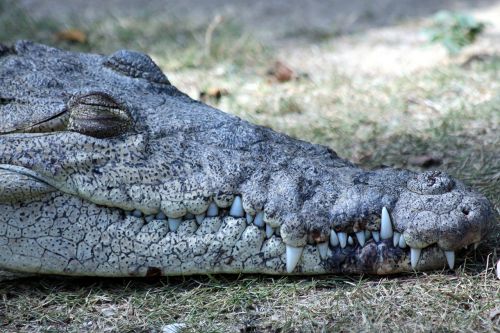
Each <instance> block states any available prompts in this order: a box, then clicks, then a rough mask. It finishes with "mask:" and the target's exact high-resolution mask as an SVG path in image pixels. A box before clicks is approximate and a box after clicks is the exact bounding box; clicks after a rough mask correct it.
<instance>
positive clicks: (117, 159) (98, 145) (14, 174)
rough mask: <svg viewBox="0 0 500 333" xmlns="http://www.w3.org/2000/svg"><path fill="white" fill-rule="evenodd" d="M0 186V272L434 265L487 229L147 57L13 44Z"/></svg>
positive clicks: (478, 203)
mask: <svg viewBox="0 0 500 333" xmlns="http://www.w3.org/2000/svg"><path fill="white" fill-rule="evenodd" d="M0 179H1V180H2V183H1V184H0V269H1V270H3V271H5V272H10V273H9V274H10V275H12V274H14V275H15V274H62V275H97V276H131V275H132V276H145V275H180V274H195V273H202V274H205V273H268V274H319V273H369V274H391V273H399V272H405V271H411V270H413V269H416V270H428V269H437V268H442V267H444V266H445V265H446V259H445V254H444V253H445V252H444V251H447V253H448V259H449V264H450V266H453V263H452V261H453V259H454V251H458V250H460V249H462V248H464V247H465V246H467V245H469V244H472V243H477V242H479V241H480V240H481V239H482V238H483V237H484V236H485V235H486V233H487V232H488V230H489V228H490V227H491V226H492V223H493V221H494V217H493V209H492V207H491V205H490V203H489V202H488V201H487V199H486V198H485V197H484V196H482V195H481V194H479V193H477V192H474V191H472V190H471V189H469V188H467V187H466V186H464V185H463V184H462V183H461V182H459V181H456V180H453V179H451V178H450V177H449V176H447V175H446V174H444V173H443V172H439V171H431V172H425V173H422V174H417V173H414V172H411V171H408V170H400V169H392V168H382V169H377V170H370V171H367V170H363V169H361V168H360V167H358V166H356V165H354V164H352V163H350V162H348V161H346V160H343V159H341V158H339V157H338V156H337V155H336V153H335V152H333V151H332V150H330V149H329V148H327V147H324V146H319V145H313V144H310V143H307V142H303V141H299V140H295V139H292V138H290V137H288V136H285V135H283V134H279V133H276V132H274V131H272V130H271V129H267V128H263V127H259V126H255V125H252V124H250V123H248V122H245V121H243V120H241V119H239V118H237V117H234V116H231V115H228V114H226V113H223V112H221V111H219V110H216V109H214V108H211V107H209V106H207V105H205V104H202V103H200V102H198V101H194V100H192V99H190V98H189V97H188V96H186V95H184V94H182V93H181V92H179V91H178V90H177V89H176V88H175V87H173V86H172V85H171V84H170V83H169V81H168V80H167V78H166V77H165V76H164V74H163V73H162V72H161V71H160V69H159V68H158V67H157V66H156V65H155V64H154V63H153V62H152V61H151V59H150V58H149V57H147V56H146V55H143V54H140V53H136V52H131V51H119V52H116V53H114V54H113V55H111V56H101V55H95V54H80V53H72V52H66V51H61V50H58V49H54V48H50V47H47V46H43V45H37V44H33V43H30V42H23V41H21V42H18V43H17V44H16V45H14V46H13V47H7V46H0ZM383 207H386V209H387V212H388V213H390V216H391V217H392V224H391V219H390V217H389V215H384V214H383V213H382V211H383ZM207 209H208V211H207ZM381 215H382V220H383V221H384V223H385V227H382V231H381V237H382V238H383V239H381V240H380V239H377V240H375V239H374V238H378V237H377V232H378V231H380V229H381ZM179 223H180V224H179ZM384 223H382V224H384ZM387 223H388V224H387ZM368 231H370V232H368ZM373 231H375V233H374V234H372V233H371V232H373ZM401 234H402V236H401V237H400V235H401ZM344 236H345V239H344V240H343V239H342V238H343V237H344ZM366 236H368V238H366ZM370 236H371V237H370ZM339 238H340V243H341V244H340V245H339V241H338V239H339ZM344 242H347V245H345V243H344ZM410 247H411V248H413V249H415V250H412V251H413V265H412V264H411V263H410V257H411V255H410V253H411V251H410ZM418 249H423V250H422V251H421V255H420V256H418V252H419V251H418ZM297 261H298V262H297Z"/></svg>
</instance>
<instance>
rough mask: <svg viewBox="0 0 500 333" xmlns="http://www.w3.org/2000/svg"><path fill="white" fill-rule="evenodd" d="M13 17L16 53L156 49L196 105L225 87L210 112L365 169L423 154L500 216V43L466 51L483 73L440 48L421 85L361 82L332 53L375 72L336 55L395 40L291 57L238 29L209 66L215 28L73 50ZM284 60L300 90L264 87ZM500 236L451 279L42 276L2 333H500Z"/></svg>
mask: <svg viewBox="0 0 500 333" xmlns="http://www.w3.org/2000/svg"><path fill="white" fill-rule="evenodd" d="M9 3H10V2H9ZM6 4H7V2H6V1H0V8H3V13H2V14H0V23H2V26H4V27H6V29H3V30H2V31H1V32H0V38H2V39H3V41H7V40H9V39H11V40H12V39H15V38H31V39H35V40H38V41H41V42H45V43H50V44H57V45H59V46H63V47H66V48H68V47H69V48H73V49H79V50H92V51H98V52H110V51H112V50H114V49H117V48H125V47H129V48H135V49H140V50H143V51H146V52H148V53H150V54H152V55H153V57H154V59H155V60H156V61H157V62H158V63H159V64H160V65H161V66H162V67H163V69H165V71H166V72H167V74H168V76H169V78H170V79H171V81H172V82H174V83H175V84H176V85H177V86H179V87H180V88H181V89H182V90H185V91H187V92H188V93H189V94H190V95H191V96H193V97H194V98H197V97H198V96H199V93H200V91H203V90H206V89H209V88H223V89H225V90H227V91H228V93H229V94H228V95H227V96H223V97H222V98H221V99H220V100H213V101H211V102H212V103H213V104H214V105H215V106H216V107H219V108H221V109H223V110H226V111H228V112H233V113H235V114H237V115H239V116H241V117H243V118H245V119H247V120H250V121H252V122H255V123H258V124H262V125H266V126H271V127H273V128H275V129H276V130H279V131H282V132H286V133H288V134H290V135H292V136H295V137H299V138H302V139H305V140H309V141H313V142H316V143H321V144H326V145H330V146H332V147H334V148H335V150H336V151H337V152H339V153H340V155H342V156H344V157H346V158H349V159H351V160H354V161H356V162H358V163H361V164H362V165H364V166H367V167H371V166H375V165H379V164H386V165H394V166H398V167H409V168H413V169H419V168H420V167H419V166H416V165H412V164H411V163H410V162H409V161H410V160H411V158H412V157H415V156H421V155H432V156H437V158H438V160H441V161H442V163H441V165H440V168H442V169H444V170H446V171H448V172H449V173H451V174H453V175H454V176H457V177H459V178H461V179H463V180H464V181H465V182H467V183H468V184H470V185H473V186H475V187H476V188H477V189H479V190H480V191H482V192H483V193H485V194H486V195H487V196H488V197H489V198H490V200H491V201H492V202H493V204H494V205H495V207H496V209H497V211H498V210H499V208H500V184H499V183H500V148H499V147H500V135H499V134H498V133H500V128H499V127H500V126H499V125H500V95H499V92H500V72H499V70H500V58H499V56H498V54H499V53H498V52H499V49H498V46H491V45H500V44H499V43H498V39H496V40H495V39H494V36H488V35H487V36H486V37H485V39H486V40H488V38H489V40H490V43H489V44H488V43H486V44H485V45H487V46H488V47H486V46H484V47H482V46H479V47H477V48H476V49H471V50H469V52H470V53H471V54H477V53H482V52H487V53H488V54H489V55H491V56H490V57H486V58H484V59H482V60H480V61H477V62H473V63H472V64H471V66H466V67H464V66H461V63H462V61H463V59H460V58H459V59H453V60H448V59H445V60H443V59H440V60H435V57H434V58H433V57H432V53H433V52H435V53H436V54H437V55H439V56H440V55H442V53H440V51H439V50H437V49H435V48H434V49H432V48H431V49H425V46H421V45H420V46H419V45H413V46H412V47H411V48H404V49H403V51H404V52H408V59H415V58H416V57H418V56H421V57H422V58H425V59H426V61H427V62H426V64H425V66H418V65H415V63H412V64H411V66H410V68H411V71H410V72H404V73H403V74H401V73H392V74H391V73H390V71H387V70H386V69H384V71H383V75H382V74H380V73H377V72H376V71H375V72H372V71H370V70H366V71H365V70H360V71H349V70H348V69H346V68H344V67H343V66H342V64H343V62H342V63H340V64H338V63H335V62H329V60H328V59H330V58H329V55H333V56H335V55H337V54H341V55H342V54H343V56H342V58H341V59H343V60H342V61H344V60H346V61H347V59H349V60H351V58H352V57H356V56H357V57H358V58H359V59H361V62H363V61H362V59H363V58H364V57H367V55H366V54H364V53H362V54H356V53H353V54H351V56H346V55H345V54H346V52H347V51H346V48H345V47H344V48H342V47H341V46H337V48H333V47H332V45H333V44H334V45H339V43H340V45H342V43H344V44H345V45H348V46H349V45H350V46H352V49H354V50H355V49H356V48H358V49H360V50H365V51H366V52H368V51H367V50H369V49H370V47H369V44H367V43H368V42H367V40H370V38H371V39H372V40H373V43H376V44H377V47H383V44H384V35H382V37H381V36H380V35H377V36H375V35H374V33H373V32H370V33H367V35H361V36H360V35H354V36H348V37H335V39H331V38H330V37H329V38H326V39H325V40H324V41H323V42H322V44H319V45H307V44H304V43H303V42H301V44H300V45H294V48H293V50H291V49H280V48H278V47H275V48H271V47H269V46H263V45H261V44H260V43H259V42H258V41H256V40H255V39H253V38H252V37H251V35H250V34H248V33H247V32H246V31H244V30H243V29H242V28H240V27H238V26H236V25H235V24H234V23H231V21H228V22H227V23H224V24H221V25H219V26H217V27H216V28H215V29H214V34H213V36H212V38H211V42H210V45H209V49H210V52H208V54H207V53H203V50H207V45H206V37H205V35H206V29H207V25H206V24H205V25H204V24H197V25H190V24H189V23H188V22H180V21H178V22H173V23H172V22H171V21H168V22H166V21H164V20H162V19H161V18H159V17H156V16H154V15H152V14H149V15H152V16H150V17H148V20H147V21H148V22H147V24H145V23H144V20H143V19H144V17H140V16H139V17H136V18H110V19H109V20H105V21H99V22H95V24H93V25H92V26H84V27H80V28H81V29H82V30H83V31H85V33H86V34H87V35H88V40H89V42H88V43H87V44H84V45H79V44H77V45H71V44H68V43H67V42H58V41H56V40H55V39H54V38H53V33H55V32H56V31H58V30H60V29H63V28H65V27H70V26H62V27H61V26H59V25H58V22H56V21H47V20H45V21H37V20H32V19H30V18H29V17H28V16H26V14H25V13H24V12H23V11H21V10H18V9H16V8H15V7H14V6H11V5H9V6H7V5H6ZM15 22H23V24H22V25H16V24H15ZM66 24H67V23H66ZM75 25H76V26H77V27H78V24H76V23H75ZM420 25H421V22H413V23H411V24H410V25H404V26H395V27H392V28H390V29H392V30H390V31H389V33H390V34H393V35H394V34H396V35H398V34H399V35H398V36H400V35H401V36H403V37H401V36H400V37H401V43H403V42H404V41H405V38H406V37H405V36H406V33H407V31H408V30H411V31H415V30H418V29H420V28H421V27H420ZM412 29H413V30H412ZM385 33H387V31H386V32H385ZM393 35H391V36H393ZM288 38H290V36H288ZM332 38H334V37H332ZM391 38H392V37H391ZM497 38H498V37H497ZM391 40H392V39H391ZM363 43H364V44H363ZM398 43H399V42H398ZM401 43H400V44H401ZM292 44H293V43H292ZM389 44H390V43H389ZM400 44H397V45H395V46H392V47H393V48H396V47H398V45H400ZM380 45H382V46H380ZM413 49H414V50H415V53H416V54H418V56H415V54H414V53H411V52H412V50H413ZM391 50H392V49H389V51H391ZM363 52H364V51H363ZM429 52H430V53H431V54H430V55H429V54H428V53H429ZM280 55H281V58H282V59H283V58H284V57H283V55H287V57H286V58H285V59H287V60H288V61H289V62H290V63H291V65H292V67H293V68H294V69H295V70H296V72H298V73H299V75H298V76H299V78H298V79H297V80H292V81H289V82H286V83H277V82H275V81H273V80H272V79H270V78H269V77H268V76H267V75H266V74H265V73H266V71H267V69H268V68H267V67H268V65H270V64H272V63H273V61H274V60H275V59H276V58H279V57H280ZM464 57H466V56H464ZM304 59H307V60H304ZM394 59H398V56H394ZM429 59H431V60H432V61H435V63H433V62H432V61H429ZM371 61H373V59H372V60H371ZM354 67H355V66H354ZM301 72H303V73H301ZM302 74H305V75H302ZM499 239H500V233H499V231H498V230H497V231H496V232H494V233H493V234H492V235H490V237H489V239H488V241H487V243H485V244H484V245H482V246H481V247H480V248H479V249H478V251H471V252H470V253H469V257H468V258H467V260H466V263H465V265H462V266H460V268H458V269H457V270H456V271H455V272H453V273H450V272H434V273H429V274H419V275H407V276H399V277H393V278H377V277H343V276H341V277H339V276H322V277H304V278H272V277H266V276H213V277H206V276H201V277H200V276H198V277H189V278H185V279H183V278H170V279H163V280H156V281H143V280H130V279H125V280H124V279H104V280H103V279H59V278H44V279H41V280H36V279H24V280H20V281H14V282H8V283H2V284H0V296H1V298H2V299H1V300H0V331H2V332H20V331H23V332H60V331H69V332H93V331H99V332H101V331H109V332H154V331H157V332H158V331H159V330H160V328H161V327H162V326H163V325H165V324H169V323H175V322H177V323H185V324H187V331H192V332H200V331H202V332H227V331H230V332H308V331H314V332H322V331H343V332H350V331H353V332H354V331H355V332H364V331H397V332H421V331H429V332H431V331H432V332H448V331H450V332H453V331H470V332H477V331H496V332H500V315H497V316H496V317H494V316H493V314H494V311H495V310H496V311H500V297H499V295H500V284H499V283H498V280H496V279H495V277H494V273H493V270H492V265H493V262H494V261H496V260H498V253H497V251H498V249H499Z"/></svg>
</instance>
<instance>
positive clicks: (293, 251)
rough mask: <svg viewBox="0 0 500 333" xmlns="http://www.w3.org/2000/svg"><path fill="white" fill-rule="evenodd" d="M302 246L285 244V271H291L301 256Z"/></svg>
mask: <svg viewBox="0 0 500 333" xmlns="http://www.w3.org/2000/svg"><path fill="white" fill-rule="evenodd" d="M303 250H304V248H303V247H295V246H290V245H287V246H286V271H287V272H288V273H291V272H293V270H294V269H295V267H296V266H297V263H298V262H299V260H300V257H301V256H302V251H303Z"/></svg>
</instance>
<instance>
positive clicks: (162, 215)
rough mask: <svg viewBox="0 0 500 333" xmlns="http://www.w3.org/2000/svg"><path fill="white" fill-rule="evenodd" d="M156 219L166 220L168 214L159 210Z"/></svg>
mask: <svg viewBox="0 0 500 333" xmlns="http://www.w3.org/2000/svg"><path fill="white" fill-rule="evenodd" d="M156 219H157V220H166V219H167V216H166V215H165V214H164V213H163V212H159V213H158V214H156Z"/></svg>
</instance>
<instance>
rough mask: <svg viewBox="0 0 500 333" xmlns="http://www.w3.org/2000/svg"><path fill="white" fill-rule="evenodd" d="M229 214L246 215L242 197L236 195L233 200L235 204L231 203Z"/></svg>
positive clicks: (234, 215)
mask: <svg viewBox="0 0 500 333" xmlns="http://www.w3.org/2000/svg"><path fill="white" fill-rule="evenodd" d="M229 215H231V216H233V217H243V216H245V212H244V211H243V205H242V203H241V197H240V196H236V197H235V198H234V200H233V204H232V205H231V209H230V210H229Z"/></svg>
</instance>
